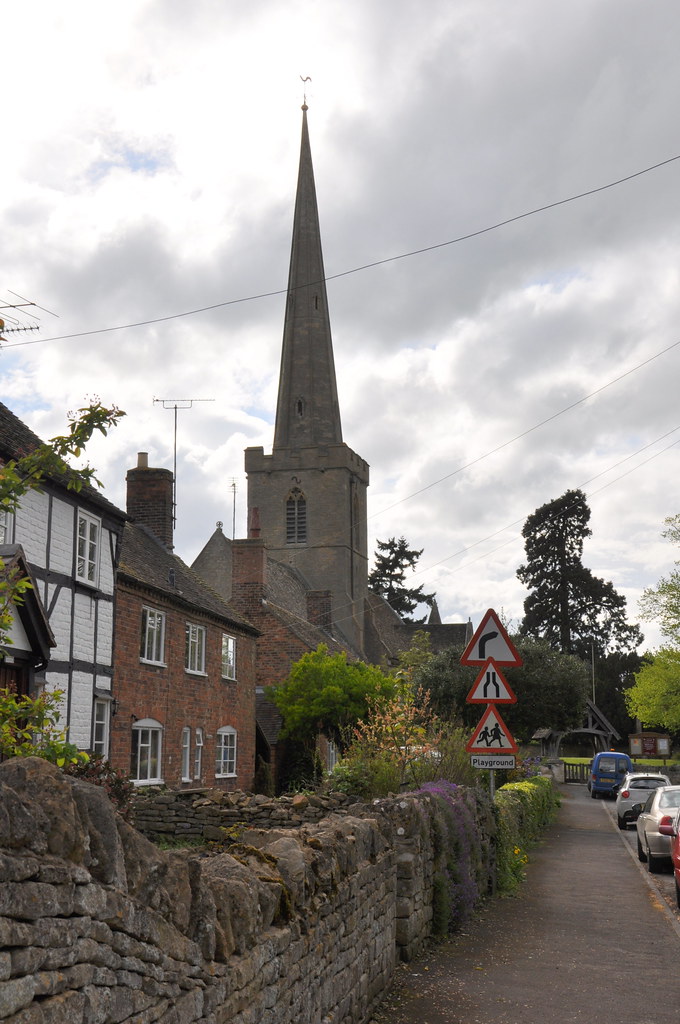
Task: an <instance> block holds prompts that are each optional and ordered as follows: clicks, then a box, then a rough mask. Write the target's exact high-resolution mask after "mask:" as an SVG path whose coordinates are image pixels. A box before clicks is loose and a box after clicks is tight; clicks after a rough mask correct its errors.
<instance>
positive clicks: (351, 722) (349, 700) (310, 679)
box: [268, 644, 396, 747]
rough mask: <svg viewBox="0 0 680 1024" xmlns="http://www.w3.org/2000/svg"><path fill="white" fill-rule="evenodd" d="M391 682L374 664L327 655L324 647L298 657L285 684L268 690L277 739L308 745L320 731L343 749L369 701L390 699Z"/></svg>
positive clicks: (320, 646) (343, 656)
mask: <svg viewBox="0 0 680 1024" xmlns="http://www.w3.org/2000/svg"><path fill="white" fill-rule="evenodd" d="M395 688H396V682H395V680H394V679H393V678H392V677H390V676H386V675H385V674H384V673H383V672H381V670H380V669H379V668H376V667H375V666H374V665H367V664H366V663H365V662H363V661H351V662H348V661H347V656H346V654H345V653H344V652H342V653H338V654H329V653H328V648H327V647H326V645H325V644H319V646H318V647H317V649H316V650H315V651H309V652H308V653H307V654H303V655H302V657H301V658H300V659H299V661H296V662H295V664H294V665H292V666H291V670H290V674H289V676H288V678H287V679H286V680H284V681H283V682H282V683H279V684H278V685H277V686H273V687H271V688H270V689H269V690H268V696H269V698H270V700H272V701H273V703H274V704H275V705H276V707H277V708H278V710H279V711H280V713H281V717H282V718H283V730H282V736H283V737H284V738H290V739H293V740H299V741H302V742H303V743H305V744H306V745H308V746H311V745H313V743H314V742H315V740H316V737H317V736H318V735H319V733H323V734H324V735H325V736H327V737H328V738H329V739H332V740H334V741H335V742H337V743H338V744H339V746H341V747H342V746H343V745H344V743H345V738H346V736H347V733H348V732H349V730H350V729H352V728H353V727H354V726H355V725H356V723H357V722H358V721H359V720H360V719H362V718H365V716H366V715H367V713H368V707H369V703H370V702H371V701H376V700H380V699H386V698H388V697H390V696H392V695H393V693H394V692H395Z"/></svg>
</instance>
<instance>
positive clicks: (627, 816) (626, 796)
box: [616, 772, 671, 830]
mask: <svg viewBox="0 0 680 1024" xmlns="http://www.w3.org/2000/svg"><path fill="white" fill-rule="evenodd" d="M670 784H671V780H670V779H669V778H668V776H667V775H662V774H661V772H628V774H627V775H626V776H625V778H624V780H623V782H622V783H621V785H620V786H619V789H618V792H617V794H616V820H617V822H618V825H619V828H620V829H622V830H623V829H627V828H628V826H629V825H634V824H635V819H636V818H637V810H633V805H634V804H644V803H645V801H646V800H647V797H648V796H649V794H650V791H651V790H653V789H658V788H659V786H670Z"/></svg>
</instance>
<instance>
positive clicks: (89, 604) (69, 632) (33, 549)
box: [0, 403, 125, 755]
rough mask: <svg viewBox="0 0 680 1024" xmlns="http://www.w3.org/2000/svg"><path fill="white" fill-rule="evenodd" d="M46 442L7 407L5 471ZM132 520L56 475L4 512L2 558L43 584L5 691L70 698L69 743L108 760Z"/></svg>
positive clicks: (15, 648) (2, 430)
mask: <svg viewBox="0 0 680 1024" xmlns="http://www.w3.org/2000/svg"><path fill="white" fill-rule="evenodd" d="M41 444H42V441H41V439H40V438H39V437H38V436H37V435H36V434H34V433H33V431H32V430H30V429H29V428H28V427H27V426H26V424H25V423H23V422H22V421H21V420H20V419H19V418H18V417H17V416H16V415H15V414H14V413H12V412H11V411H10V410H9V409H8V408H7V407H6V406H5V405H3V404H2V403H0V463H3V462H7V461H9V460H12V459H17V458H21V457H22V456H23V455H27V454H29V453H30V452H31V451H34V450H35V449H36V448H37V447H38V446H39V445H41ZM124 521H125V513H124V512H122V511H121V510H120V509H118V508H116V507H115V505H112V504H111V502H109V501H107V499H106V498H104V497H103V496H102V495H101V494H100V493H99V492H98V491H97V490H96V489H95V488H93V487H90V486H88V485H85V486H83V488H82V489H81V490H80V491H74V490H69V489H68V486H67V481H66V480H65V479H64V478H61V477H59V476H56V475H53V476H50V477H48V478H47V479H46V480H45V481H44V482H43V484H42V485H41V488H40V490H39V491H38V490H33V491H29V492H27V494H26V495H24V497H23V498H22V499H21V503H20V505H19V507H18V509H17V510H16V513H14V514H10V513H9V512H7V511H6V510H5V511H2V512H0V558H2V560H3V562H4V563H5V565H6V566H9V565H15V566H16V567H17V568H18V569H19V570H20V571H21V572H24V573H25V574H26V575H28V576H29V577H30V579H31V581H32V584H33V590H32V591H31V592H29V594H28V595H27V601H26V602H25V604H24V606H22V607H21V608H18V609H15V616H14V622H13V627H12V638H13V640H14V643H13V644H12V645H9V646H8V647H7V648H6V650H5V651H4V652H2V653H4V658H3V659H2V673H1V676H0V678H1V681H2V685H5V686H8V687H10V688H12V689H15V690H17V691H19V692H20V693H27V694H30V695H32V696H36V695H37V694H38V693H40V692H41V691H43V690H49V691H54V690H59V691H61V692H62V693H63V695H64V696H63V699H62V724H63V726H64V727H65V728H67V729H68V737H69V739H70V740H71V742H72V743H75V744H76V746H78V747H80V748H81V749H83V750H95V751H98V752H99V753H101V754H103V755H106V754H108V743H109V731H110V725H111V718H112V710H113V703H112V689H111V686H112V676H113V601H114V580H115V567H116V559H117V553H118V547H119V543H120V538H121V535H122V532H123V524H124Z"/></svg>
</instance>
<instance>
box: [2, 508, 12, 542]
mask: <svg viewBox="0 0 680 1024" xmlns="http://www.w3.org/2000/svg"><path fill="white" fill-rule="evenodd" d="M11 537H12V513H11V512H10V510H9V509H8V508H0V544H9V543H10V542H11Z"/></svg>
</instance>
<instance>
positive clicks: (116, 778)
mask: <svg viewBox="0 0 680 1024" xmlns="http://www.w3.org/2000/svg"><path fill="white" fill-rule="evenodd" d="M64 771H65V772H66V774H67V775H73V776H74V777H75V778H78V779H85V781H86V782H92V783H93V784H94V785H95V786H102V788H103V789H105V790H106V793H107V796H108V798H109V800H110V801H111V803H112V804H113V805H114V806H115V808H116V810H117V811H118V813H119V814H120V815H122V817H123V818H125V820H126V821H129V820H130V816H131V814H132V794H133V793H134V792H135V785H134V783H133V781H132V779H131V778H130V776H129V775H128V773H127V772H124V771H123V770H122V769H120V768H114V767H113V765H111V764H110V762H109V761H105V760H104V758H103V757H101V755H100V754H92V755H91V756H90V758H89V760H88V761H87V762H76V763H75V764H69V765H68V766H66V767H65V768H64Z"/></svg>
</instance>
